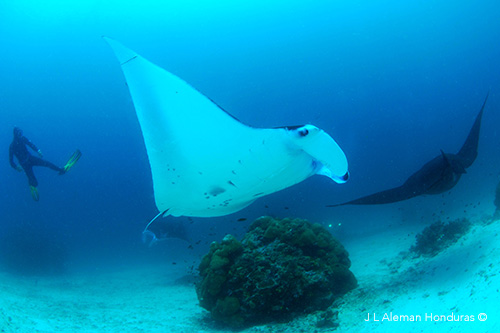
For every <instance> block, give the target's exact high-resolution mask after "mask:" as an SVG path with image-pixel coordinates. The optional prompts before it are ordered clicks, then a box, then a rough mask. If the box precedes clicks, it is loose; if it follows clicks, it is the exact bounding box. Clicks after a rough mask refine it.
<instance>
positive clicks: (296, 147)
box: [105, 38, 348, 217]
mask: <svg viewBox="0 0 500 333" xmlns="http://www.w3.org/2000/svg"><path fill="white" fill-rule="evenodd" d="M105 39H106V41H107V42H108V43H109V45H111V47H112V48H113V50H114V52H115V54H116V56H117V58H118V60H119V61H120V64H121V67H122V70H123V73H124V75H125V79H126V81H127V84H128V87H129V90H130V94H131V95H132V100H133V102H134V106H135V110H136V112H137V117H138V119H139V123H140V125H141V129H142V134H143V137H144V142H145V144H146V149H147V153H148V158H149V163H150V165H151V173H152V175H153V186H154V195H155V201H156V206H157V208H158V210H159V211H160V212H162V213H164V214H165V215H173V216H197V217H210V216H221V215H226V214H230V213H234V212H236V211H238V210H240V209H242V208H244V207H246V206H248V205H249V204H251V203H252V202H253V201H255V200H256V199H257V198H259V197H262V196H265V195H267V194H270V193H273V192H276V191H279V190H282V189H284V188H287V187H289V186H292V185H294V184H297V183H299V182H301V181H303V180H304V179H306V178H308V177H310V176H312V175H314V174H321V175H324V176H327V177H329V178H331V179H333V180H334V181H336V182H337V183H343V182H345V181H346V180H347V178H348V170H347V159H346V157H345V155H344V153H343V151H342V150H341V149H340V147H339V146H338V145H337V143H336V142H335V141H334V140H333V139H332V138H331V137H330V136H329V135H328V134H326V133H325V132H324V131H323V130H321V129H319V128H317V127H315V126H313V125H304V126H294V127H280V128H254V127H250V126H247V125H244V124H242V123H241V122H239V121H238V120H236V119H235V118H234V117H232V116H231V115H229V114H228V113H226V112H225V111H224V110H222V109H221V108H220V107H219V106H217V105H216V104H215V103H214V102H212V101H211V100H210V99H209V98H207V97H206V96H204V95H203V94H201V93H200V92H199V91H198V90H196V89H194V88H193V87H192V86H191V85H189V84H188V83H186V82H185V81H183V80H182V79H180V78H178V77H177V76H175V75H173V74H171V73H169V72H167V71H166V70H164V69H162V68H160V67H158V66H156V65H154V64H152V63H151V62H149V61H147V60H146V59H144V58H142V57H141V56H139V55H138V54H137V53H135V52H134V51H132V50H130V49H128V48H126V47H125V46H123V45H122V44H120V43H118V42H116V41H115V40H113V39H110V38H105Z"/></svg>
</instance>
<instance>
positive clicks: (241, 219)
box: [237, 217, 247, 222]
mask: <svg viewBox="0 0 500 333" xmlns="http://www.w3.org/2000/svg"><path fill="white" fill-rule="evenodd" d="M246 220H247V219H246V217H241V218H239V219H238V220H237V221H238V222H243V221H246Z"/></svg>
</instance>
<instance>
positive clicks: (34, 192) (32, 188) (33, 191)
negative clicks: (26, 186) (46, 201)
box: [30, 185, 40, 201]
mask: <svg viewBox="0 0 500 333" xmlns="http://www.w3.org/2000/svg"><path fill="white" fill-rule="evenodd" d="M30 191H31V197H33V200H35V201H38V200H39V199H40V196H39V195H38V189H37V188H36V186H31V185H30Z"/></svg>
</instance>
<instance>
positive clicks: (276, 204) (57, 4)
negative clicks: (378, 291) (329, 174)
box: [0, 0, 500, 266]
mask: <svg viewBox="0 0 500 333" xmlns="http://www.w3.org/2000/svg"><path fill="white" fill-rule="evenodd" d="M499 14H500V4H498V1H494V0H482V1H481V0H480V1H474V2H471V1H462V0H455V1H389V0H387V1H367V0H363V1H331V0H330V1H313V2H306V1H290V0H288V1H251V2H239V1H168V2H167V1H152V0H143V1H107V2H106V4H104V3H103V2H102V1H97V0H95V1H91V0H86V1H69V2H68V1H55V0H52V1H51V0H47V1H43V2H40V1H22V0H21V1H2V2H1V3H0V45H1V50H2V52H1V55H0V59H1V61H0V73H1V76H0V77H1V80H0V115H1V122H0V147H4V154H3V156H4V158H3V159H2V161H3V162H2V163H0V184H1V190H2V191H1V192H0V198H1V200H0V214H1V217H0V221H1V223H0V231H1V232H2V233H3V234H4V235H5V234H7V235H8V234H9V233H12V232H13V231H12V230H16V229H22V230H24V231H29V232H31V233H35V235H36V234H37V233H40V234H41V235H42V234H43V236H44V237H49V238H51V239H56V240H57V241H58V242H62V243H63V244H64V246H65V248H66V249H67V256H68V258H70V262H71V265H72V266H78V265H79V264H80V263H83V262H86V263H88V262H92V263H95V264H96V265H97V262H100V263H102V264H104V263H106V262H107V261H109V262H117V261H118V262H128V261H133V258H135V257H136V256H138V257H141V258H142V257H147V256H148V253H149V252H148V251H154V250H149V249H148V248H147V247H145V246H144V245H143V244H142V242H141V232H142V230H143V228H144V226H145V225H146V223H147V222H148V221H149V219H150V218H152V217H153V216H155V215H156V214H157V211H156V207H155V205H154V198H153V190H152V180H151V174H150V170H149V164H148V160H147V155H146V150H145V147H144V144H143V141H142V136H141V131H140V127H139V124H138V121H137V119H136V116H135V111H134V108H133V105H132V102H131V98H130V95H129V92H128V90H127V87H126V84H125V79H124V77H123V74H122V72H121V70H120V66H119V64H118V62H117V61H116V59H115V57H114V55H113V53H112V51H111V49H110V48H109V47H108V45H107V44H106V43H105V42H104V40H103V39H102V38H101V36H102V35H105V36H110V37H113V38H114V39H116V40H118V41H120V42H122V43H123V44H125V45H127V46H128V47H130V48H132V49H134V50H135V51H137V52H138V53H139V54H141V55H143V56H144V57H145V58H147V59H149V60H151V61H152V62H154V63H156V64H158V65H159V66H161V67H163V68H165V69H167V70H169V71H171V72H173V73H175V74H176V75H178V76H180V77H182V78H183V79H184V80H186V81H188V82H189V83H191V84H192V85H193V86H194V87H196V88H197V89H198V90H200V91H201V92H203V93H204V94H206V95H207V96H209V97H210V98H211V99H213V100H214V101H216V102H217V103H218V104H219V105H221V106H222V107H223V108H224V109H225V110H227V111H228V112H230V113H231V114H232V115H234V116H235V117H237V118H238V119H240V120H241V121H242V122H244V123H246V124H249V125H252V126H256V127H274V126H283V125H297V124H304V123H312V124H314V125H316V126H318V127H320V128H322V129H324V130H325V131H326V132H328V133H330V134H331V136H332V137H334V138H335V140H336V141H337V142H338V143H339V144H340V145H341V147H342V148H343V150H344V151H345V153H346V155H347V158H348V160H349V164H350V173H351V179H350V181H349V182H348V183H347V184H345V185H337V184H335V183H333V182H331V181H329V180H328V179H327V178H324V177H319V176H316V177H312V178H310V179H308V180H306V181H305V182H303V183H301V184H299V185H296V186H294V187H292V188H289V189H287V190H285V191H282V192H280V193H276V194H274V195H271V196H268V197H265V198H262V199H259V200H258V201H257V202H255V203H254V204H253V205H251V206H250V207H249V208H247V209H245V210H243V211H241V212H238V213H236V214H233V215H230V216H226V217H220V218H211V219H196V218H193V219H187V218H180V219H181V220H183V221H185V222H186V225H187V228H188V231H189V233H190V234H191V235H190V237H191V239H192V240H193V245H194V246H195V249H194V251H195V252H198V253H200V254H201V253H204V252H205V251H206V249H207V248H208V244H209V243H210V242H211V241H213V240H220V239H221V237H222V236H223V235H225V234H226V233H236V234H241V233H242V232H244V230H245V227H246V226H247V225H248V223H250V222H251V221H252V220H253V219H254V218H255V217H257V216H260V215H267V214H271V215H276V216H279V217H287V216H291V217H301V218H307V219H310V220H313V221H317V222H321V223H325V224H331V223H332V222H333V223H334V224H335V225H338V223H341V224H342V228H343V231H342V235H349V234H354V233H356V232H363V231H366V232H369V231H370V230H375V229H377V228H380V227H383V226H384V223H389V222H384V221H383V220H384V218H385V217H388V218H389V217H394V216H395V215H397V216H396V217H397V218H399V217H400V215H401V214H403V215H404V214H406V215H409V216H411V217H412V218H413V220H416V221H417V222H418V220H419V217H418V216H414V214H413V213H411V212H412V209H414V208H415V209H416V207H417V206H418V209H419V210H420V211H424V213H426V214H429V215H431V214H432V213H434V212H436V211H439V212H440V211H442V210H443V209H444V210H445V213H446V214H447V215H460V214H461V213H462V211H463V207H462V206H463V204H468V203H471V202H474V203H476V202H479V201H482V202H483V203H484V204H483V205H482V207H483V208H481V209H482V210H478V211H477V214H483V213H491V212H492V209H493V206H492V201H493V190H494V187H495V186H496V183H497V182H498V174H499V170H500V154H499V147H498V142H499V141H498V140H499V136H500V134H499V133H498V130H497V128H498V125H499V124H500V113H499V112H498V109H499V104H500V99H499V96H500V95H499V92H500V63H499V59H500V45H499V44H498V35H499V31H500V20H498V17H500V15H499ZM488 91H490V92H491V93H490V98H489V101H488V104H487V107H486V110H485V113H484V117H483V126H482V130H481V138H480V149H479V157H478V159H477V160H476V162H475V164H474V166H473V167H472V168H471V169H470V171H468V174H466V175H464V176H463V179H462V180H461V182H460V183H459V185H457V187H456V188H454V189H453V190H452V191H453V193H452V194H449V195H448V194H446V195H445V196H437V197H434V199H432V200H427V201H425V199H414V201H410V202H408V203H403V204H402V206H394V205H388V206H383V207H368V206H366V207H357V208H355V209H354V208H352V207H341V208H327V207H325V205H327V204H333V203H338V202H343V201H346V200H350V199H354V198H356V197H358V196H361V195H366V194H369V193H371V192H375V191H379V190H382V189H386V188H389V187H392V186H396V185H399V184H401V183H402V182H403V181H404V180H405V179H406V178H407V177H408V176H409V175H410V174H412V173H413V172H414V171H416V170H417V169H419V168H420V166H421V165H422V164H423V163H425V162H427V161H428V160H430V159H431V158H433V157H434V156H436V155H437V154H439V151H440V149H443V150H444V151H445V152H450V153H456V152H457V151H458V149H459V148H460V147H461V145H462V143H463V141H464V140H465V138H466V136H467V134H468V131H469V129H470V127H471V126H472V123H473V121H474V118H475V116H476V114H477V112H478V111H479V109H480V107H481V105H482V102H483V100H484V97H485V96H486V94H487V92H488ZM13 126H19V127H21V128H22V129H23V130H24V133H25V135H26V136H27V137H28V138H30V139H31V140H32V141H33V142H34V143H35V144H37V145H38V146H39V147H40V148H41V149H42V150H43V152H44V153H45V157H46V158H47V159H49V160H51V161H53V162H54V163H56V164H61V165H62V164H63V163H64V162H65V161H66V159H67V158H68V157H69V156H70V155H71V153H72V152H73V151H74V150H75V149H76V148H79V149H80V150H81V151H82V152H83V157H82V158H81V160H80V161H79V163H78V164H77V165H76V166H75V168H74V169H72V170H71V171H70V172H69V173H68V174H67V175H64V176H59V175H57V174H56V173H54V172H52V171H50V170H47V169H42V168H39V169H37V170H36V171H35V172H36V174H37V177H38V180H39V183H40V185H39V191H40V201H39V202H34V201H33V200H32V198H31V196H30V194H29V189H28V187H27V182H26V179H25V176H24V175H22V174H20V173H17V172H16V171H14V170H13V169H11V168H10V166H9V163H8V159H7V150H8V145H9V143H10V141H11V139H12V128H13ZM451 195H453V200H449V201H447V199H446V198H447V197H448V196H451ZM422 200H423V201H422ZM457 202H458V203H457ZM453 203H456V205H455V206H454V204H453ZM426 205H427V206H426ZM443 206H445V207H444V208H443ZM401 207H405V208H404V209H406V211H407V213H395V212H397V211H400V210H401V209H402V208H401ZM424 213H422V214H424ZM374 214H377V215H374ZM419 214H420V213H419ZM374 216H378V218H374ZM238 218H247V220H246V221H240V222H235V221H236V219H238ZM410 222H415V221H410ZM410 222H408V223H410ZM427 222H428V223H430V222H432V221H430V220H429V221H427ZM16 235H17V234H16ZM198 240H203V241H201V242H199V243H198V244H195V242H197V241H198ZM167 246H168V245H167ZM186 247H187V245H186ZM172 251H173V249H172ZM186 251H187V250H186Z"/></svg>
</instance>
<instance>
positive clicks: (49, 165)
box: [30, 156, 63, 172]
mask: <svg viewBox="0 0 500 333" xmlns="http://www.w3.org/2000/svg"><path fill="white" fill-rule="evenodd" d="M30 162H31V164H32V165H36V166H43V167H46V168H50V169H52V170H55V171H58V172H61V171H63V168H60V167H58V166H57V165H55V164H54V163H51V162H49V161H46V160H44V159H42V158H39V157H36V156H31V158H30Z"/></svg>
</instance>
